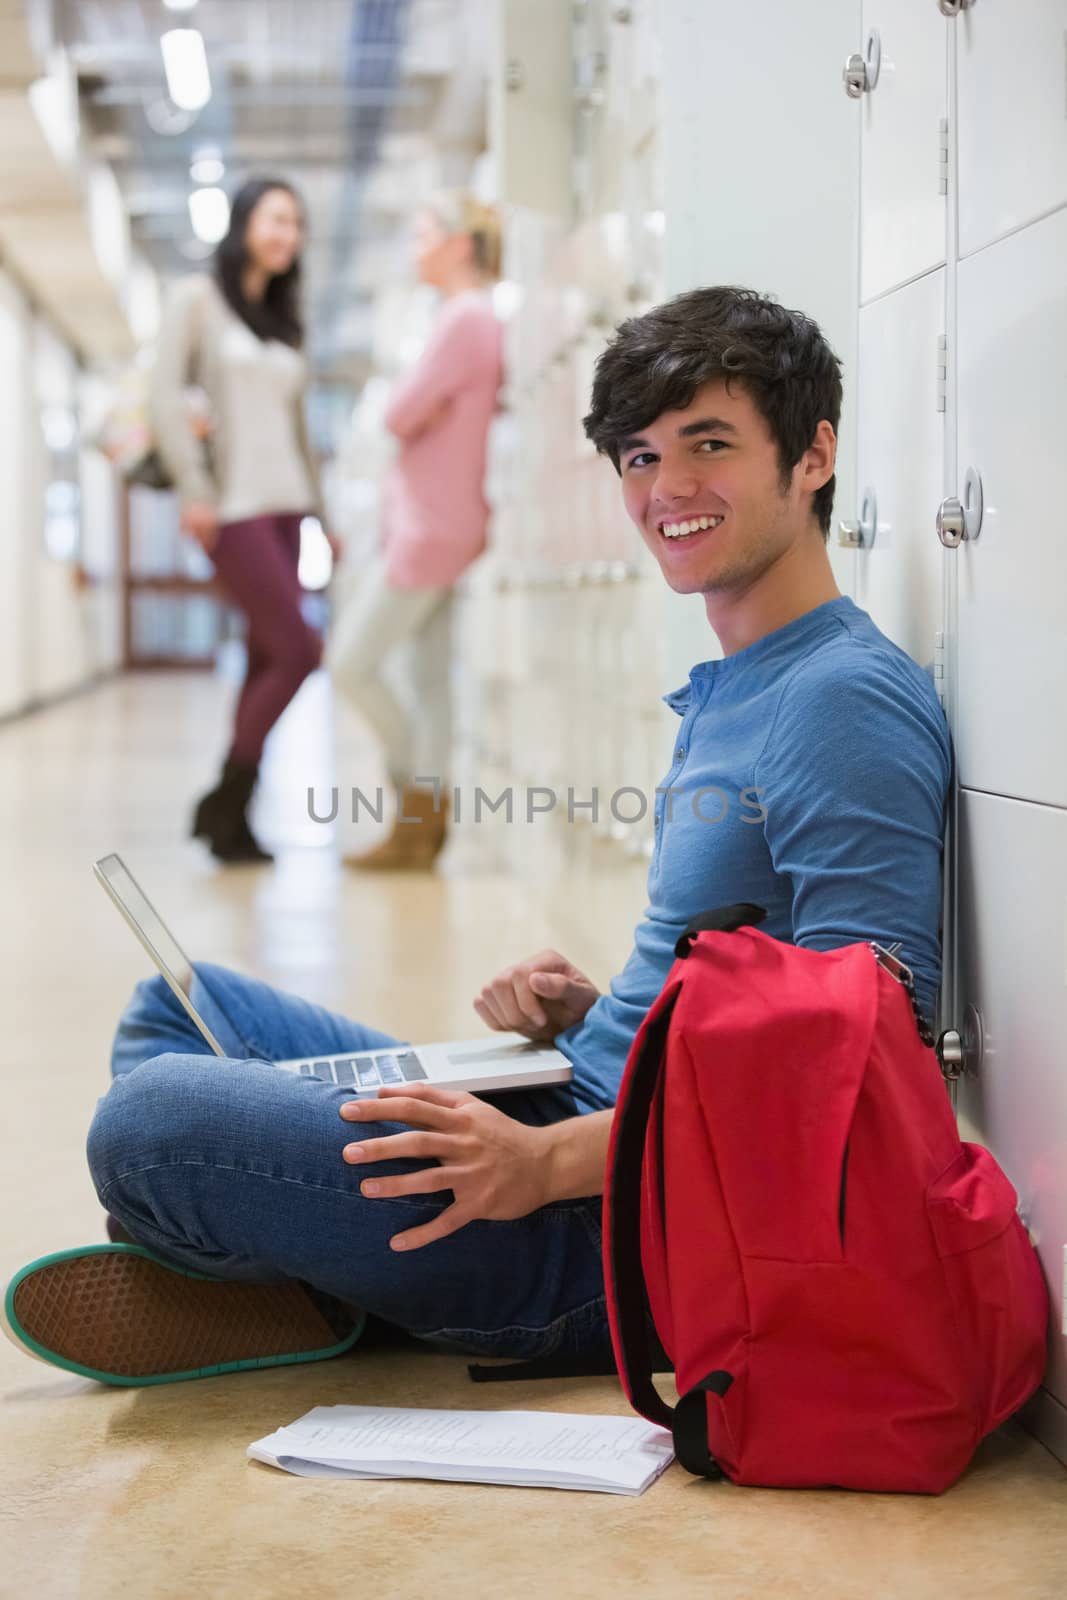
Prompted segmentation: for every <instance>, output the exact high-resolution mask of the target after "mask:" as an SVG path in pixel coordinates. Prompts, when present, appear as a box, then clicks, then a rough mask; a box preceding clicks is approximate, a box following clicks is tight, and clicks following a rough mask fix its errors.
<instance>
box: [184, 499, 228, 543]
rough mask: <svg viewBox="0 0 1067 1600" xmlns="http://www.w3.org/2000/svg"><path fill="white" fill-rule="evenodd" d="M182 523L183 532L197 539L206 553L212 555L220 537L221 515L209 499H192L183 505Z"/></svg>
mask: <svg viewBox="0 0 1067 1600" xmlns="http://www.w3.org/2000/svg"><path fill="white" fill-rule="evenodd" d="M181 524H182V530H183V532H185V533H187V534H189V536H190V538H193V539H195V540H196V542H197V544H198V545H199V546H200V547H201V549H202V550H203V551H204V552H205V554H206V555H210V554H211V552H212V550H214V548H215V545H216V544H217V543H218V537H219V517H218V512H217V511H216V510H215V507H214V506H213V505H211V504H210V503H209V502H208V501H207V500H190V501H189V502H188V503H187V504H186V505H184V506H182V511H181Z"/></svg>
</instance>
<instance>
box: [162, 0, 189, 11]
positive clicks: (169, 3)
mask: <svg viewBox="0 0 1067 1600" xmlns="http://www.w3.org/2000/svg"><path fill="white" fill-rule="evenodd" d="M163 4H164V5H165V6H166V8H167V10H168V11H191V10H192V9H193V7H194V6H195V5H196V0H163Z"/></svg>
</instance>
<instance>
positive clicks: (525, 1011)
mask: <svg viewBox="0 0 1067 1600" xmlns="http://www.w3.org/2000/svg"><path fill="white" fill-rule="evenodd" d="M532 976H534V977H536V973H535V974H533V975H532ZM530 982H531V979H530V978H528V977H527V976H526V974H525V973H524V972H516V974H515V977H514V979H513V983H514V989H515V1003H516V1005H517V1006H518V1008H519V1010H520V1011H521V1012H522V1015H523V1018H524V1020H525V1021H526V1022H528V1023H529V1024H530V1025H531V1026H532V1027H534V1028H547V1026H548V1017H547V1016H546V1015H545V1009H544V1007H543V1006H542V1005H541V1004H540V1002H539V1001H538V998H537V996H536V994H535V993H534V992H533V989H532V988H531V987H530Z"/></svg>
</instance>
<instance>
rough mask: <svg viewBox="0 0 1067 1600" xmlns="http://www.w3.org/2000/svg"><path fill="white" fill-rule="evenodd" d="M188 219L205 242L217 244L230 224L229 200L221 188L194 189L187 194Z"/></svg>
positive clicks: (197, 234) (198, 236)
mask: <svg viewBox="0 0 1067 1600" xmlns="http://www.w3.org/2000/svg"><path fill="white" fill-rule="evenodd" d="M189 221H190V222H191V223H192V225H193V232H194V233H195V234H196V237H197V238H198V239H202V240H203V241H204V243H205V244H218V242H219V240H220V239H224V238H225V236H226V229H227V228H228V227H229V226H230V202H229V201H228V200H227V198H226V192H225V190H223V189H194V190H193V192H192V194H191V195H190V196H189Z"/></svg>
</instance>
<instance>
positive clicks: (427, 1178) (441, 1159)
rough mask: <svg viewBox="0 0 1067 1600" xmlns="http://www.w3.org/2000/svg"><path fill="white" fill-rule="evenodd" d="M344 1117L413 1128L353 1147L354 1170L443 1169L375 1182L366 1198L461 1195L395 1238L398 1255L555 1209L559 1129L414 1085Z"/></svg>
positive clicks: (352, 1106) (346, 1108)
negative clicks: (423, 1161)
mask: <svg viewBox="0 0 1067 1600" xmlns="http://www.w3.org/2000/svg"><path fill="white" fill-rule="evenodd" d="M341 1115H342V1117H343V1118H344V1119H345V1121H346V1122H383V1121H384V1122H406V1123H408V1124H409V1125H410V1127H411V1129H412V1131H411V1132H409V1133H393V1134H384V1135H383V1136H382V1137H381V1138H374V1139H368V1140H367V1141H366V1143H365V1144H358V1143H356V1144H348V1145H346V1146H345V1148H344V1150H343V1152H342V1154H343V1156H344V1159H345V1161H347V1162H349V1163H350V1164H351V1165H353V1166H358V1165H359V1164H360V1163H361V1162H363V1163H370V1162H374V1163H376V1162H379V1161H390V1160H400V1159H404V1160H411V1159H412V1158H414V1159H416V1160H417V1159H419V1158H420V1157H426V1158H427V1159H429V1160H433V1161H436V1162H438V1163H439V1164H438V1165H437V1166H427V1167H424V1168H422V1169H421V1170H420V1171H418V1172H405V1173H400V1174H398V1175H397V1176H396V1177H395V1178H380V1177H374V1178H369V1179H367V1180H366V1182H364V1183H362V1184H360V1193H361V1194H364V1195H366V1196H367V1197H368V1198H369V1199H379V1198H382V1199H388V1198H389V1197H391V1196H393V1195H408V1194H440V1193H441V1191H442V1190H444V1189H451V1191H452V1193H453V1195H454V1196H455V1199H454V1200H453V1202H452V1204H451V1205H450V1206H448V1207H446V1208H445V1210H444V1211H442V1212H441V1213H440V1215H439V1216H437V1217H435V1218H434V1220H433V1221H432V1222H428V1223H425V1224H424V1225H423V1226H422V1227H419V1228H409V1229H408V1231H407V1232H406V1233H397V1234H394V1235H393V1237H392V1239H391V1240H390V1241H389V1243H390V1245H391V1246H392V1248H393V1249H394V1250H418V1249H420V1248H421V1247H422V1246H423V1245H426V1244H432V1243H433V1242H434V1240H435V1239H444V1238H446V1237H447V1236H448V1234H450V1233H455V1232H456V1230H457V1229H458V1228H462V1227H464V1226H465V1225H466V1224H467V1223H468V1222H475V1221H477V1220H479V1219H483V1218H484V1219H489V1220H491V1221H494V1222H509V1221H512V1220H514V1218H516V1217H525V1216H529V1214H530V1212H531V1211H537V1210H538V1209H539V1208H540V1207H541V1206H543V1205H546V1204H547V1202H548V1199H549V1195H548V1193H547V1191H546V1161H545V1152H546V1150H547V1145H548V1140H549V1136H550V1133H551V1129H550V1128H531V1127H528V1126H527V1125H526V1124H525V1123H522V1122H516V1121H515V1119H514V1118H513V1117H509V1116H506V1115H505V1114H504V1112H503V1111H498V1110H497V1108H496V1107H495V1106H491V1105H488V1104H487V1103H486V1101H484V1100H479V1099H477V1098H476V1096H474V1095H472V1094H462V1093H459V1092H457V1091H455V1090H451V1089H437V1088H434V1087H432V1086H431V1085H430V1084H413V1085H410V1086H404V1087H402V1088H401V1087H397V1088H394V1089H382V1090H381V1093H380V1098H379V1099H377V1100H349V1101H347V1102H346V1104H345V1105H343V1106H342V1107H341Z"/></svg>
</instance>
